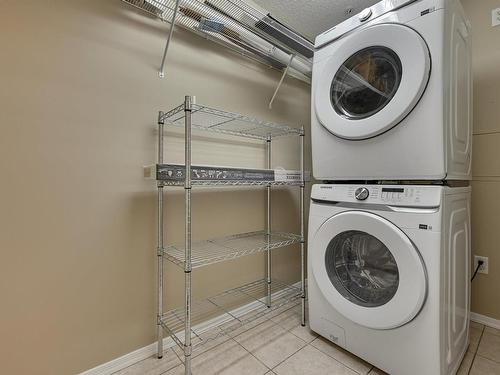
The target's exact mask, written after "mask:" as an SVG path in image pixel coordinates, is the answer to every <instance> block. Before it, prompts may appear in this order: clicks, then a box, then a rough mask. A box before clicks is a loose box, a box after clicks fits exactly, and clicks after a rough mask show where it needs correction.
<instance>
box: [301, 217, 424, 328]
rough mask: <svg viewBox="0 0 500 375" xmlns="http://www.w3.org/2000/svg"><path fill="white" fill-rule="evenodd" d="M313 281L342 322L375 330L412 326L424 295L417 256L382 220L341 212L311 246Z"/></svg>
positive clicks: (406, 240) (396, 230)
mask: <svg viewBox="0 0 500 375" xmlns="http://www.w3.org/2000/svg"><path fill="white" fill-rule="evenodd" d="M311 243H312V244H313V247H314V249H312V250H311V251H309V257H310V259H311V265H312V273H313V277H314V278H315V279H316V282H317V284H318V286H319V289H320V290H321V292H322V294H323V296H324V297H325V298H326V300H327V301H328V302H329V303H330V304H331V305H332V307H333V308H335V309H336V310H337V311H338V312H340V313H341V314H342V315H344V316H345V317H346V318H347V319H349V320H351V321H353V322H356V323H358V324H360V325H362V326H365V327H368V328H374V329H390V328H396V327H399V326H402V325H404V324H406V323H408V322H409V321H411V320H412V319H413V318H414V317H415V316H416V315H417V314H418V312H419V311H420V309H421V308H422V306H423V304H424V301H425V297H426V295H427V276H426V271H425V266H424V264H423V261H422V259H421V257H420V253H419V252H418V250H417V249H416V248H415V246H414V245H413V243H412V242H411V241H410V239H409V238H408V237H407V236H406V234H405V233H404V232H403V231H401V230H400V229H399V228H398V227H396V226H395V225H394V224H392V223H391V222H389V221H387V220H385V219H384V218H382V217H380V216H377V215H374V214H371V213H368V212H363V211H346V212H343V213H340V214H338V215H335V216H333V217H332V218H330V219H329V220H327V221H326V222H325V223H324V224H323V225H322V226H321V227H320V228H319V229H318V231H317V232H316V233H315V235H314V237H313V238H312V240H311Z"/></svg>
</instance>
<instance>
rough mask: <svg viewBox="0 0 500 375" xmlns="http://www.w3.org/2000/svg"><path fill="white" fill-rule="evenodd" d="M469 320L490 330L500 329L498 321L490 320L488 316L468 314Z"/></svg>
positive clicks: (499, 321)
mask: <svg viewBox="0 0 500 375" xmlns="http://www.w3.org/2000/svg"><path fill="white" fill-rule="evenodd" d="M470 320H472V321H474V322H477V323H481V324H484V325H485V326H488V327H491V328H496V329H500V320H498V319H493V318H490V317H489V316H486V315H481V314H478V313H475V312H471V313H470Z"/></svg>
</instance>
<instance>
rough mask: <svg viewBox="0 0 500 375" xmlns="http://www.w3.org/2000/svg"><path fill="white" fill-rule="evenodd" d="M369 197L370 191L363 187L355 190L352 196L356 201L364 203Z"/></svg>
mask: <svg viewBox="0 0 500 375" xmlns="http://www.w3.org/2000/svg"><path fill="white" fill-rule="evenodd" d="M369 195H370V191H369V190H368V189H367V188H365V187H360V188H357V189H356V191H355V192H354V196H355V197H356V199H357V200H358V201H364V200H365V199H366V198H368V196H369Z"/></svg>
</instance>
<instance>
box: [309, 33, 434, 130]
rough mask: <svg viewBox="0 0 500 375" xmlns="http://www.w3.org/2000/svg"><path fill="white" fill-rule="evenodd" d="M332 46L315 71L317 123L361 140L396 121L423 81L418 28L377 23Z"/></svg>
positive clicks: (425, 69)
mask: <svg viewBox="0 0 500 375" xmlns="http://www.w3.org/2000/svg"><path fill="white" fill-rule="evenodd" d="M336 47H337V48H335V51H334V53H333V54H332V56H331V57H330V58H329V60H327V61H325V62H324V65H323V68H322V70H320V71H319V72H315V74H319V77H317V78H316V79H315V82H317V83H315V93H314V102H315V104H314V105H315V110H316V114H317V116H318V120H319V121H320V122H321V124H322V125H323V126H325V127H326V128H327V129H328V130H329V131H330V132H331V133H333V134H335V135H336V136H338V137H340V138H345V139H350V140H361V139H367V138H372V137H375V136H377V135H379V134H381V133H384V132H385V131H387V130H389V129H391V128H392V127H394V126H396V125H397V124H398V123H399V122H401V120H403V119H404V118H405V117H406V116H407V115H408V114H409V113H410V112H411V110H412V109H413V108H414V107H415V105H416V104H417V102H418V101H419V99H420V97H421V96H422V94H423V92H424V90H425V87H426V85H427V82H428V81H429V75H430V70H431V60H430V54H429V49H428V47H427V44H426V43H425V41H424V40H423V39H422V37H421V36H420V34H418V33H417V32H416V31H415V30H413V29H411V28H409V27H407V26H404V25H400V24H379V25H375V26H371V27H368V28H366V29H362V30H361V31H356V32H354V33H353V34H351V35H350V36H347V37H345V38H343V40H341V41H340V42H337V44H336ZM318 69H321V68H318Z"/></svg>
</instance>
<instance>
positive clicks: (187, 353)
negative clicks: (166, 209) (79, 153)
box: [184, 96, 194, 375]
mask: <svg viewBox="0 0 500 375" xmlns="http://www.w3.org/2000/svg"><path fill="white" fill-rule="evenodd" d="M193 99H194V98H193V97H192V96H186V97H185V98H184V115H185V116H184V121H185V123H184V125H185V126H184V130H185V131H184V152H185V164H186V175H185V180H184V193H185V215H186V221H185V262H184V287H185V316H184V335H185V336H184V372H185V375H191V351H192V346H191V308H192V306H191V271H192V265H191V109H192V106H191V105H192V103H193Z"/></svg>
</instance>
